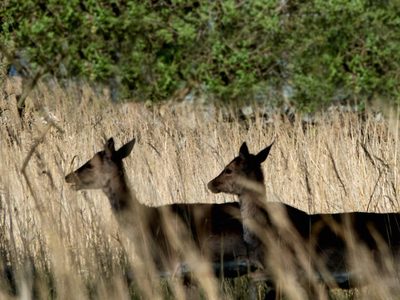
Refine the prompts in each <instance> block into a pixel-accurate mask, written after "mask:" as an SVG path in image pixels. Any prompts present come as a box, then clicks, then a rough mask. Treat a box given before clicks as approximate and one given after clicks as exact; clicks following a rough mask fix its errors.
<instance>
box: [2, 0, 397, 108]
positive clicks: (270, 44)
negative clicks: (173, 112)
mask: <svg viewBox="0 0 400 300" xmlns="http://www.w3.org/2000/svg"><path fill="white" fill-rule="evenodd" d="M0 19H1V22H2V26H1V27H0V32H1V34H0V40H1V41H2V42H3V43H6V44H7V45H12V47H15V50H16V51H18V52H19V53H21V55H22V57H23V59H25V60H26V61H28V62H29V64H30V66H31V68H32V69H35V68H38V67H39V66H41V67H43V66H49V65H52V64H54V63H55V62H57V61H58V60H59V58H60V57H62V58H63V60H62V62H61V64H62V67H61V68H55V69H53V72H54V73H56V75H58V76H68V77H81V78H86V79H89V80H93V81H105V82H107V81H108V80H110V78H116V79H117V80H118V82H119V83H120V90H121V91H122V94H123V97H134V98H135V99H139V100H147V99H151V100H162V99H168V98H171V97H174V95H178V94H179V95H182V93H180V91H182V90H184V89H186V90H188V91H192V92H200V93H203V94H206V95H208V96H209V97H212V98H215V99H220V100H223V101H237V100H253V99H255V98H257V99H270V98H271V97H273V98H276V100H282V97H283V96H282V94H283V93H282V90H284V89H285V88H287V87H291V88H292V90H293V93H292V94H291V95H289V96H290V99H289V100H290V101H291V102H293V103H294V104H296V105H297V106H298V107H301V108H303V109H306V110H312V109H315V108H316V107H318V106H320V105H321V104H325V103H329V102H331V101H332V99H334V98H335V97H337V95H338V94H341V99H344V100H345V101H348V100H350V101H352V100H363V99H369V98H373V97H375V98H376V97H383V98H385V99H395V100H397V99H398V98H399V97H398V96H399V74H398V72H399V71H398V70H399V69H400V68H399V63H400V59H399V58H400V51H398V49H400V41H399V38H398V37H399V36H400V30H399V26H400V9H399V4H398V3H397V2H395V1H353V0H352V1H324V0H315V1H277V0H276V1H266V0H254V1H234V0H228V1H206V0H189V1H179V0H169V1H157V0H153V1H127V0H118V1H117V0H113V1H95V0H88V1H82V0H72V1H71V0H57V1H56V0H40V1H36V0H6V2H5V3H3V4H2V6H1V8H0ZM268 91H274V93H270V92H268ZM183 95H185V94H183Z"/></svg>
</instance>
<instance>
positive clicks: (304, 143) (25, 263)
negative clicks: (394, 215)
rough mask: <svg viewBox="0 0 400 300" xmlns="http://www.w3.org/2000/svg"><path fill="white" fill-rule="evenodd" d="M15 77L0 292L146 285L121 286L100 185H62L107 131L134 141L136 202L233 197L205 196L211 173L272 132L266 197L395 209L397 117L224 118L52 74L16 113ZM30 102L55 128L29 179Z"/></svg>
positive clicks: (232, 295) (343, 295) (232, 286)
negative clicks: (120, 95) (117, 96)
mask: <svg viewBox="0 0 400 300" xmlns="http://www.w3.org/2000/svg"><path fill="white" fill-rule="evenodd" d="M17 84H18V82H11V83H10V82H8V86H7V87H6V90H5V91H3V92H2V95H0V99H3V100H0V101H2V102H0V108H2V109H3V112H2V113H1V115H0V124H1V125H0V144H1V147H0V158H1V159H0V174H1V175H0V224H1V225H0V226H1V232H0V242H1V251H2V265H1V266H0V268H1V269H2V270H3V272H2V274H3V275H1V278H0V299H16V298H18V299H19V298H21V299H32V298H33V297H34V299H132V298H133V299H136V298H140V297H143V294H141V292H143V288H144V287H145V286H146V285H145V284H143V285H141V283H140V282H139V283H138V282H136V283H132V284H130V285H129V282H127V280H126V278H125V274H126V273H129V272H127V270H128V269H129V263H128V261H129V259H131V257H130V255H129V254H128V255H127V251H126V249H124V243H122V242H121V240H122V239H124V237H123V236H121V233H120V232H119V230H118V225H117V224H116V221H115V219H114V216H113V215H112V213H111V210H110V206H109V203H108V201H107V199H106V197H105V196H104V195H103V194H102V192H101V191H81V192H75V191H72V190H70V189H69V188H68V186H67V185H66V184H65V182H64V176H65V175H66V174H67V173H69V172H70V171H72V170H74V169H76V168H77V167H78V166H80V165H81V164H83V163H84V162H86V161H87V160H88V159H90V158H91V157H92V156H93V154H94V153H96V152H97V151H100V150H102V149H103V143H104V138H105V137H111V136H113V137H114V139H115V141H116V144H117V147H118V146H121V145H123V144H124V143H125V142H127V141H128V140H130V139H131V138H132V137H133V136H136V137H137V143H136V145H135V147H134V150H133V153H132V154H131V156H130V157H128V158H127V159H126V160H125V167H126V170H127V176H128V178H129V181H130V185H131V187H132V188H133V190H134V191H135V193H136V195H137V198H138V199H139V200H140V201H142V202H143V203H146V204H148V205H152V206H158V205H161V204H168V203H197V202H206V203H213V202H218V203H223V202H227V201H234V200H235V199H234V198H233V197H231V196H227V195H218V196H215V195H214V194H212V193H210V192H209V191H208V189H207V186H206V185H207V183H208V181H210V180H211V179H212V178H213V177H215V176H216V175H217V174H218V173H219V172H220V171H221V170H222V168H223V167H224V166H225V165H226V164H227V163H228V162H229V161H230V160H231V159H233V158H234V157H235V156H237V151H238V149H239V147H240V145H241V143H242V142H243V141H246V142H247V144H248V145H249V148H250V151H251V152H253V153H254V152H258V151H259V150H260V149H263V148H264V147H265V146H266V145H268V144H270V143H271V142H272V141H273V140H275V144H274V146H273V148H272V150H271V153H270V156H269V158H268V160H267V161H266V162H265V163H264V172H265V183H266V186H267V195H268V200H269V201H282V202H284V203H287V204H290V205H293V206H295V207H297V208H300V209H302V210H304V211H306V212H308V213H335V212H345V211H369V212H389V211H390V212H393V211H398V210H399V199H398V195H397V193H398V189H399V184H400V180H399V178H398V171H399V170H398V153H399V150H398V149H399V147H398V128H399V126H398V124H397V122H396V121H390V120H397V118H396V114H395V113H393V116H392V117H391V118H389V116H391V113H388V114H387V116H388V117H387V118H386V119H384V120H383V119H381V120H379V121H377V120H376V118H375V116H374V114H373V113H368V112H367V113H366V114H363V115H361V114H356V113H341V112H338V111H333V112H331V113H329V114H322V115H320V116H319V117H318V123H316V124H314V125H313V124H303V123H302V122H300V121H295V122H294V123H291V122H289V121H288V120H287V118H285V117H284V116H281V115H280V114H278V113H276V114H273V115H272V116H271V117H272V118H273V120H274V122H273V123H268V124H266V123H265V119H264V118H263V117H262V116H260V115H259V114H257V113H256V115H255V118H253V119H248V120H239V119H237V118H235V117H233V118H230V119H229V121H227V120H226V113H231V116H235V114H234V113H232V112H229V111H225V110H218V109H216V108H215V107H214V106H213V105H209V106H203V105H200V104H199V105H189V104H164V105H161V106H152V107H146V105H144V104H138V103H127V104H114V103H112V101H111V100H110V98H109V97H108V94H107V90H104V91H94V90H93V89H91V88H90V87H89V86H87V85H85V84H82V85H79V84H76V83H70V84H69V85H68V86H65V87H61V86H60V85H58V84H57V83H54V82H53V83H52V84H44V83H41V84H40V85H39V86H38V87H37V88H36V89H35V90H34V92H33V93H32V94H31V96H30V99H28V104H27V108H26V114H25V117H24V119H23V120H22V121H21V120H20V119H19V118H18V117H17V116H16V113H15V111H14V110H13V108H12V104H10V101H9V100H7V101H8V102H7V103H5V100H4V95H5V93H6V92H7V93H8V94H10V95H9V96H8V99H10V97H12V93H13V91H12V89H14V91H17V90H18V89H19V88H18V86H17ZM7 89H8V90H7ZM10 89H11V90H10ZM37 105H43V106H45V107H47V109H48V110H50V111H51V112H52V113H53V114H54V115H56V116H57V117H58V119H59V120H60V122H58V123H57V125H58V126H59V127H60V128H61V129H62V130H64V133H62V132H61V131H59V130H58V129H57V128H55V127H53V128H51V129H50V130H49V131H48V132H47V133H46V134H45V138H44V140H43V141H42V142H41V143H40V144H39V145H38V147H37V148H36V149H35V151H34V154H33V156H32V159H31V160H30V161H29V163H28V166H27V177H28V179H29V182H30V185H31V186H30V187H29V186H28V185H27V181H26V180H25V178H24V177H23V176H22V174H21V171H20V170H21V166H22V165H23V163H24V160H25V158H26V157H27V155H28V153H29V151H30V149H31V148H32V146H33V145H34V144H35V140H36V139H37V138H38V137H40V136H41V135H42V133H43V132H45V131H46V130H47V129H48V126H49V125H45V124H43V120H41V119H40V113H39V112H36V111H35V106H37ZM125 244H126V243H125ZM127 244H128V245H129V242H128V243H127ZM128 252H129V251H128ZM143 280H144V279H143ZM156 281H157V283H154V282H156ZM150 284H154V287H156V288H155V291H147V292H148V293H147V294H146V293H145V294H146V295H148V294H149V293H150V294H151V295H153V296H154V297H155V298H171V299H172V298H178V299H179V298H180V299H182V298H183V297H185V296H184V295H185V292H184V291H183V290H182V287H181V286H179V285H177V287H174V285H173V284H172V283H171V282H170V281H168V280H165V281H163V280H161V281H159V280H154V279H153V280H152V281H151V280H150ZM209 284H210V286H212V287H210V289H211V290H212V292H210V293H208V292H207V291H203V292H202V291H197V290H196V291H195V292H194V293H195V294H196V293H200V294H203V295H206V296H207V297H214V298H221V299H242V298H246V297H247V295H248V293H249V292H248V291H249V286H248V285H247V283H246V279H239V280H236V281H233V283H232V282H225V283H221V282H220V281H217V280H211V281H209ZM294 288H296V287H294ZM385 288H386V287H385V286H382V285H381V286H380V287H379V289H378V288H377V287H376V286H368V287H365V288H362V289H359V290H356V291H352V292H350V293H347V292H341V291H336V292H334V293H333V294H332V295H333V296H332V297H337V298H339V299H349V298H353V297H354V298H357V299H371V298H372V299H379V297H380V296H379V293H378V295H376V294H377V293H374V292H373V291H380V290H381V289H385ZM203 289H204V287H203ZM186 293H187V292H186ZM262 293H263V290H260V291H259V294H260V295H261V294H262ZM388 295H390V296H391V297H392V296H393V297H395V296H396V295H395V294H388Z"/></svg>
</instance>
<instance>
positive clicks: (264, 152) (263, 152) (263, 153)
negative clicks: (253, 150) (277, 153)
mask: <svg viewBox="0 0 400 300" xmlns="http://www.w3.org/2000/svg"><path fill="white" fill-rule="evenodd" d="M274 143H275V141H273V142H272V144H271V145H269V146H268V147H267V148H265V149H264V150H261V151H260V153H258V154H257V155H256V160H257V162H258V163H259V164H261V163H262V162H264V161H265V160H266V159H267V157H268V154H269V150H271V147H272V145H273V144H274Z"/></svg>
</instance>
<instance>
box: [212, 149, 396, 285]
mask: <svg viewBox="0 0 400 300" xmlns="http://www.w3.org/2000/svg"><path fill="white" fill-rule="evenodd" d="M271 146H272V145H271ZM271 146H269V147H267V148H266V149H264V150H262V151H261V152H260V153H259V154H257V155H252V154H250V153H249V151H248V148H247V146H246V143H243V145H242V147H241V148H240V151H239V156H238V157H236V158H235V159H234V160H233V161H232V162H231V163H229V164H228V165H227V166H226V167H225V169H224V170H223V171H222V173H221V174H220V175H219V176H217V177H216V178H215V179H214V180H212V181H210V182H209V184H208V188H209V189H210V190H211V191H212V192H214V193H220V192H224V193H230V194H234V195H237V196H238V197H239V203H240V211H241V214H242V219H243V226H244V239H245V240H246V242H247V243H249V244H250V246H251V247H250V248H251V249H252V254H253V255H255V256H256V257H257V258H258V259H259V260H260V261H263V263H264V264H265V267H266V268H267V269H268V270H269V271H270V272H271V273H274V270H273V267H271V261H273V260H274V258H272V257H271V256H272V255H276V254H277V253H278V254H279V253H280V252H276V251H275V252H274V254H272V252H273V250H272V249H274V247H275V246H276V245H279V246H278V249H282V247H283V248H285V249H289V253H290V254H291V256H292V257H295V259H294V260H293V261H294V264H297V261H298V259H297V258H299V257H300V256H301V254H299V252H300V251H299V248H302V250H305V253H307V255H306V256H307V258H308V260H309V261H310V265H311V266H312V271H311V273H312V274H314V276H315V278H318V277H319V278H320V279H323V280H324V281H325V282H329V280H331V281H332V279H333V281H336V284H337V285H338V286H340V287H349V286H352V285H354V284H357V283H360V277H362V276H357V275H362V274H355V273H356V272H355V270H354V271H352V267H353V266H352V262H351V258H352V256H357V255H358V253H359V252H358V251H359V250H363V251H364V250H365V253H367V254H368V255H369V257H370V258H371V261H372V262H373V263H374V264H375V265H376V266H377V267H378V268H377V269H378V270H380V269H381V267H382V265H383V264H382V262H383V260H385V259H394V261H395V260H396V259H398V258H399V254H400V252H399V250H400V215H399V214H397V213H385V214H378V213H362V212H350V213H338V214H315V215H308V214H306V213H305V212H303V211H301V210H298V209H296V208H294V207H291V206H289V205H286V204H282V203H276V202H275V203H273V202H272V203H271V202H270V203H267V201H266V192H265V184H264V176H263V172H262V169H261V163H262V162H263V161H265V159H266V158H267V156H268V154H269V151H270V149H271ZM285 216H286V218H285ZM284 219H285V220H284ZM282 245H284V246H282ZM275 248H276V247H275ZM275 258H276V257H275ZM275 260H276V259H275ZM300 265H301V263H299V266H296V268H297V269H300V268H301V266H300ZM324 270H325V271H327V272H325V274H326V273H328V276H324V275H323V273H324ZM300 273H301V272H300ZM316 274H318V275H316ZM353 275H355V276H353Z"/></svg>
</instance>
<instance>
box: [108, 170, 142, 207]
mask: <svg viewBox="0 0 400 300" xmlns="http://www.w3.org/2000/svg"><path fill="white" fill-rule="evenodd" d="M103 192H104V193H105V194H106V196H107V198H108V200H109V201H110V204H111V208H112V210H113V212H114V213H115V214H119V213H122V212H124V211H128V210H130V209H132V208H133V204H135V202H137V200H136V198H135V196H134V195H133V193H132V191H131V189H130V188H129V186H128V184H127V183H126V180H125V174H124V173H122V174H117V176H116V177H115V178H114V180H110V182H109V184H108V185H107V186H106V187H104V188H103Z"/></svg>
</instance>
